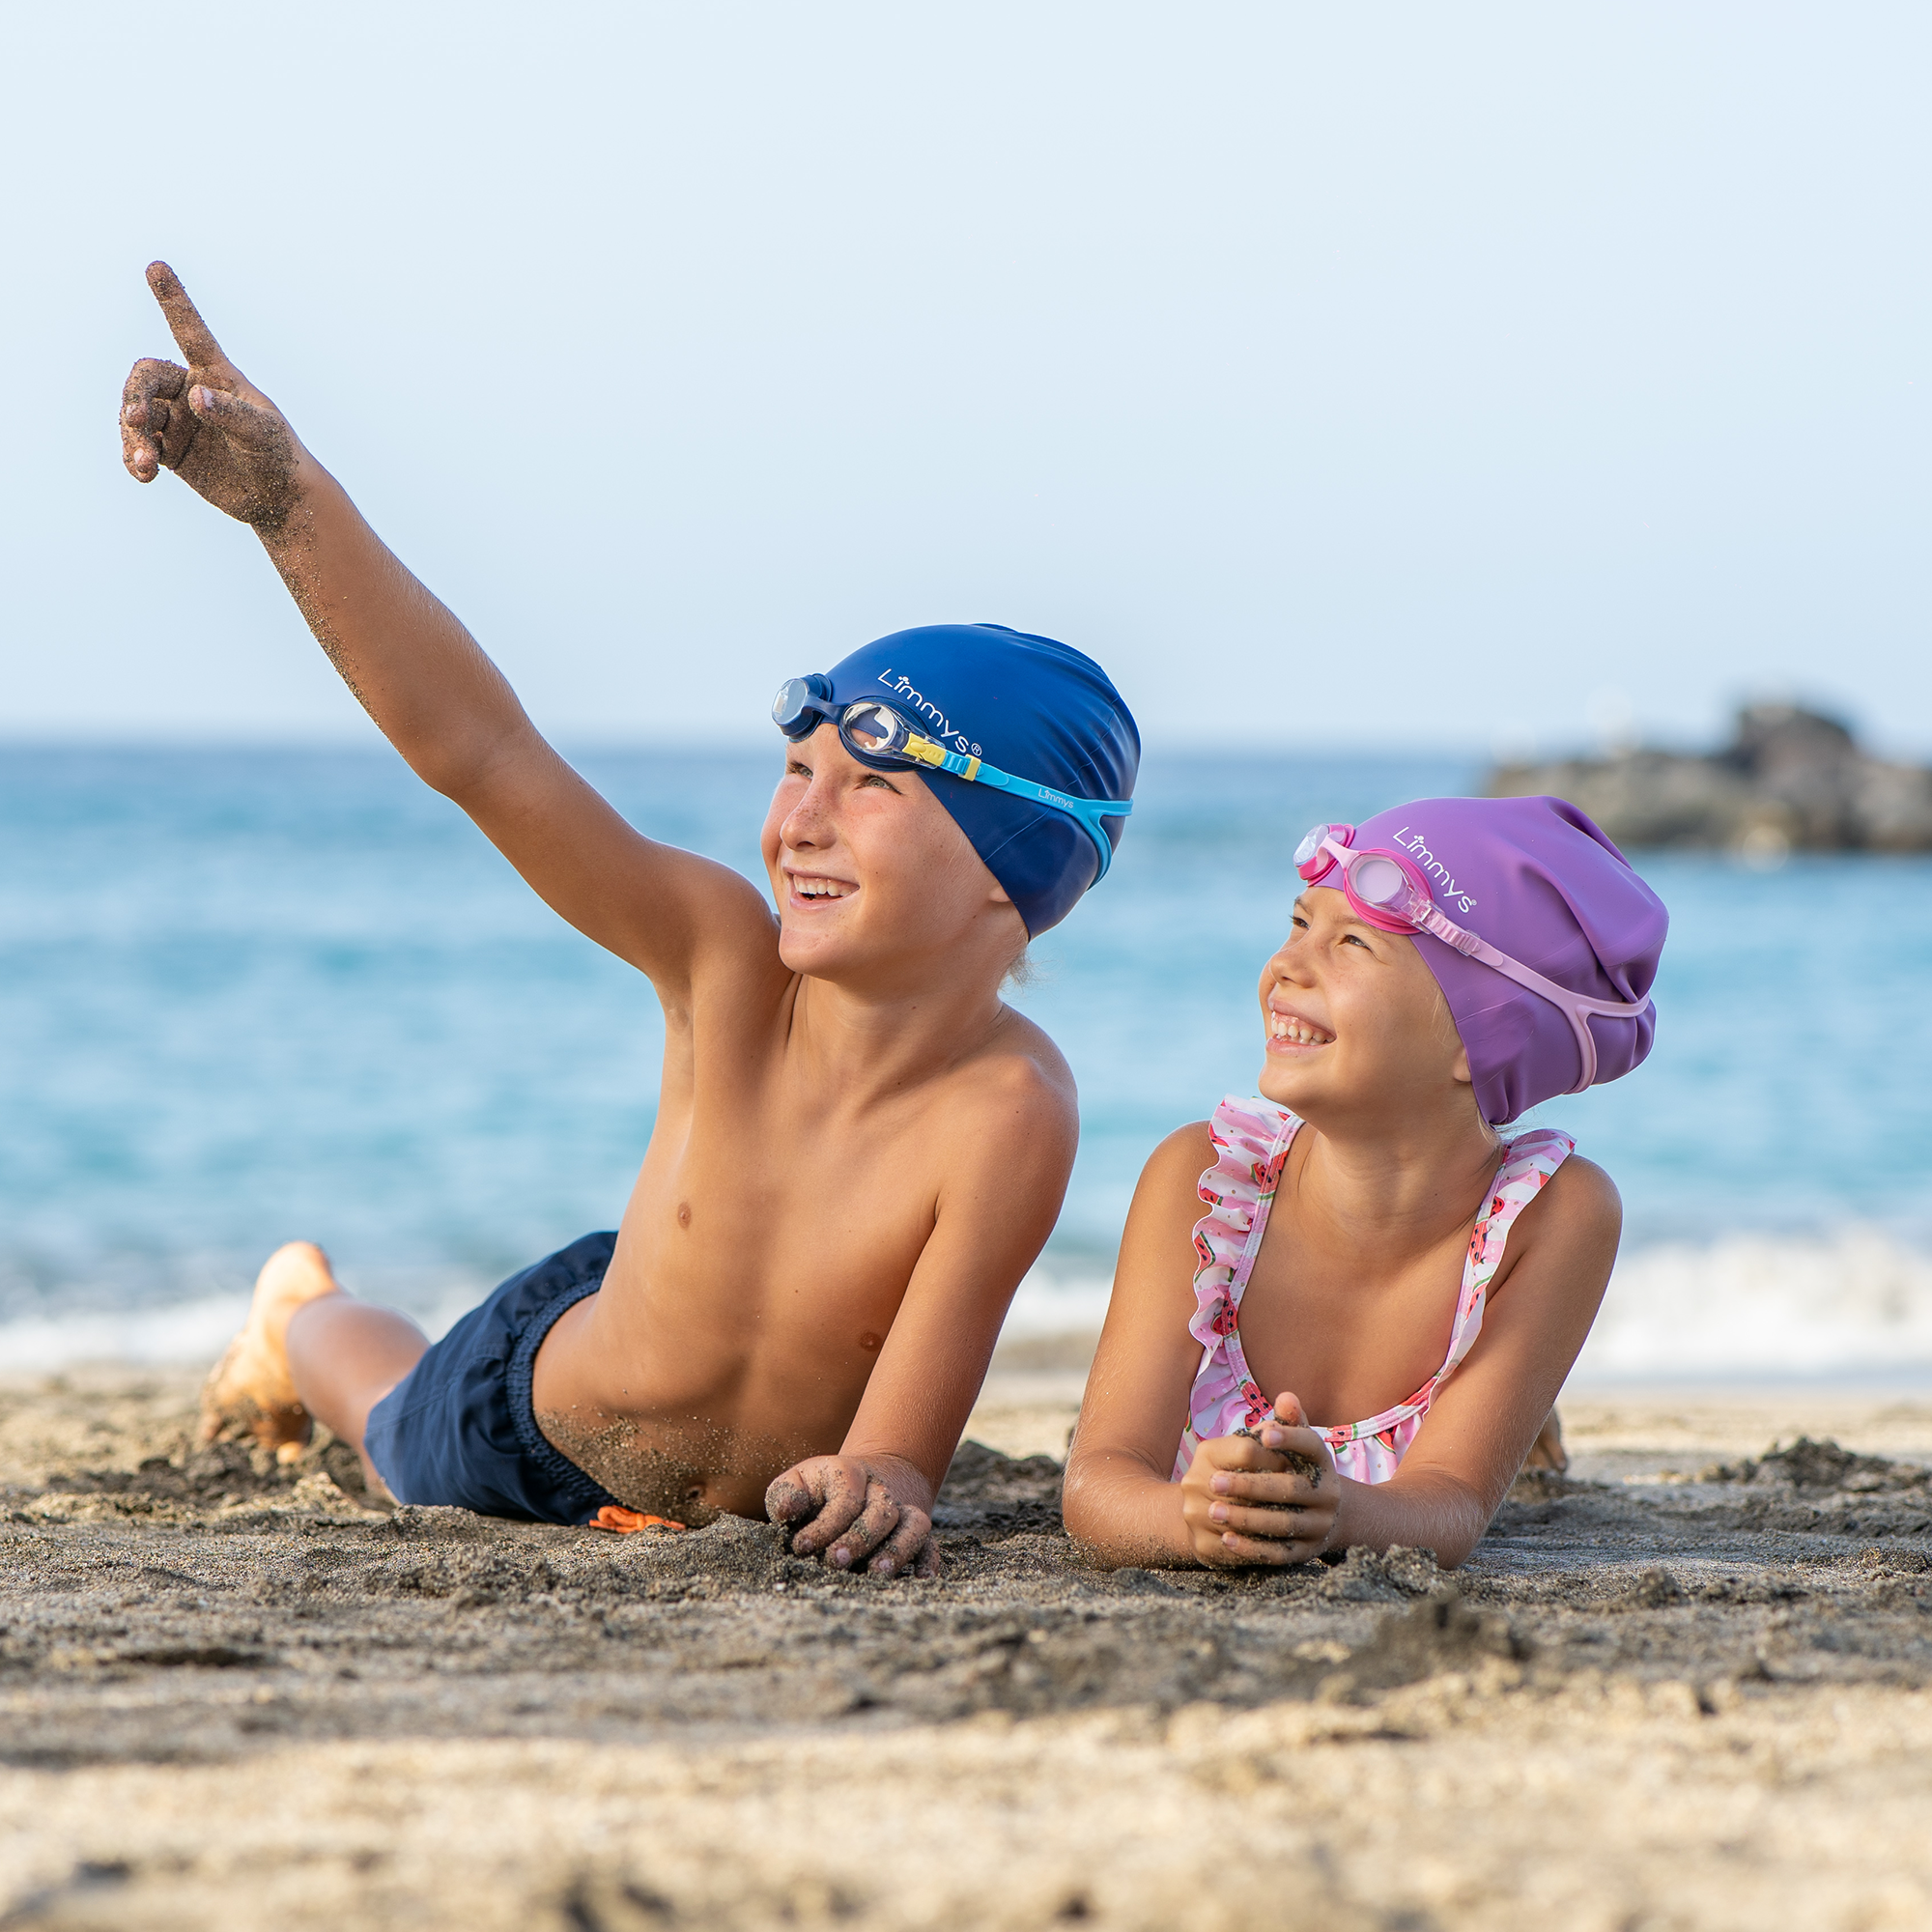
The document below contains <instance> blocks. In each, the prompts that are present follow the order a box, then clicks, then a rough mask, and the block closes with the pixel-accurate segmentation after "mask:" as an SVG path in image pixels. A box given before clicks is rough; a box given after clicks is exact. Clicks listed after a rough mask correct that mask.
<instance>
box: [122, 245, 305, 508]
mask: <svg viewBox="0 0 1932 1932" xmlns="http://www.w3.org/2000/svg"><path fill="white" fill-rule="evenodd" d="M148 286H149V288H151V289H152V290H153V291H154V292H155V299H156V301H157V302H159V303H160V305H161V313H162V314H163V315H164V316H166V317H167V321H168V328H169V330H170V331H171V332H172V334H173V335H174V338H175V346H176V348H178V349H179V350H180V351H181V353H182V354H183V355H185V357H186V358H187V367H186V368H185V369H184V368H183V367H182V366H181V364H180V363H179V362H162V361H159V360H158V359H156V357H154V356H152V355H144V356H143V357H142V358H141V360H140V361H138V362H136V363H135V364H134V367H133V369H132V370H131V371H130V372H129V374H128V384H127V386H126V388H124V389H123V390H122V392H121V460H122V461H123V462H124V463H125V464H126V465H127V466H128V474H129V475H130V476H132V477H133V478H134V479H135V481H136V482H139V483H152V482H153V481H154V480H155V478H156V476H157V475H158V474H159V473H160V472H161V470H162V469H172V470H173V471H174V472H175V473H176V474H177V475H178V476H179V477H180V478H181V479H182V481H183V482H184V483H185V484H187V485H188V486H189V488H190V489H192V490H193V491H194V492H195V494H196V495H197V496H200V497H206V498H207V499H208V501H209V502H211V503H213V505H214V507H215V508H216V509H217V510H225V511H226V512H227V513H228V514H229V515H230V516H231V517H235V518H237V519H239V520H240V521H241V522H242V523H244V524H251V525H253V526H255V527H256V528H258V529H261V528H271V527H272V526H275V525H277V524H279V523H281V522H282V520H283V519H284V518H286V517H287V515H288V513H289V511H290V509H291V508H293V507H294V504H295V501H296V497H297V495H298V483H297V478H296V471H297V469H298V465H299V463H300V461H301V455H302V448H301V444H300V443H299V442H298V441H297V440H296V434H295V431H294V430H292V429H291V428H290V427H289V425H288V421H287V419H286V418H285V417H284V416H283V414H282V412H281V411H280V410H278V409H276V407H275V406H274V404H273V403H271V402H270V400H269V399H268V397H267V396H265V395H263V393H262V392H261V390H260V389H258V388H256V387H255V386H254V384H251V383H250V382H249V381H248V379H247V377H245V376H244V375H242V373H241V370H239V369H238V368H236V366H235V365H234V363H232V362H231V361H229V359H228V357H227V356H225V355H223V354H222V353H221V345H220V343H218V342H217V341H215V339H214V335H213V331H212V330H211V329H210V328H209V326H208V325H207V323H205V322H203V321H202V319H201V316H200V314H199V313H198V312H197V311H196V309H195V305H194V304H193V302H191V301H189V300H188V298H187V291H186V290H185V288H183V287H182V285H181V281H180V279H179V277H177V275H176V274H175V271H174V270H172V269H171V268H169V267H168V265H167V264H166V263H165V262H151V263H150V264H149V265H148Z"/></svg>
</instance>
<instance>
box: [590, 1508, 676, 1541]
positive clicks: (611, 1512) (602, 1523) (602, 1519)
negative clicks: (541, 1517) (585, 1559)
mask: <svg viewBox="0 0 1932 1932" xmlns="http://www.w3.org/2000/svg"><path fill="white" fill-rule="evenodd" d="M584 1527H585V1528H586V1529H609V1530H614V1531H615V1532H616V1533H617V1534H618V1535H619V1536H629V1535H630V1534H631V1533H632V1531H633V1530H639V1529H682V1528H683V1527H684V1525H683V1523H681V1522H673V1521H671V1520H670V1518H669V1517H668V1516H646V1515H645V1514H644V1513H643V1512H642V1511H641V1510H627V1509H626V1508H625V1507H624V1506H623V1504H622V1503H606V1504H605V1505H604V1507H603V1508H602V1509H601V1510H599V1511H598V1512H597V1514H596V1515H595V1516H593V1517H592V1518H591V1519H590V1520H589V1521H588V1522H587V1523H585V1524H584Z"/></svg>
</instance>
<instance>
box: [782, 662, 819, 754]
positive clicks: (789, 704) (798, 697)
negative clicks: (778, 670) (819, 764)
mask: <svg viewBox="0 0 1932 1932" xmlns="http://www.w3.org/2000/svg"><path fill="white" fill-rule="evenodd" d="M828 695H829V693H828V687H827V685H826V682H825V679H824V678H823V677H822V676H820V675H818V674H817V673H816V672H814V673H813V674H812V675H811V676H810V677H788V678H786V679H785V681H784V682H783V683H782V684H781V685H780V686H779V695H778V696H776V697H775V698H773V699H772V723H773V724H774V725H777V726H778V727H779V729H780V730H781V731H782V732H783V733H784V734H785V736H786V737H787V738H803V737H806V736H807V735H808V734H810V732H813V731H815V730H817V729H818V727H819V725H822V724H824V722H825V700H826V697H827V696H828Z"/></svg>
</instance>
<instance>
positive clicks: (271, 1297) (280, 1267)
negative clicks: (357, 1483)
mask: <svg viewBox="0 0 1932 1932" xmlns="http://www.w3.org/2000/svg"><path fill="white" fill-rule="evenodd" d="M428 1346H429V1344H428V1342H427V1340H426V1338H425V1337H424V1335H423V1332H422V1330H421V1329H420V1328H418V1327H417V1326H416V1325H415V1323H414V1322H413V1321H410V1320H409V1319H408V1317H407V1316H402V1315H397V1314H394V1313H392V1312H391V1311H390V1310H388V1309H386V1308H373V1307H371V1306H370V1305H369V1303H368V1302H366V1301H357V1300H356V1299H355V1297H354V1296H353V1295H350V1294H346V1293H344V1292H343V1290H342V1287H341V1284H340V1283H338V1282H337V1281H336V1279H335V1277H334V1275H333V1274H332V1273H331V1272H330V1271H329V1266H328V1257H327V1255H325V1254H324V1253H323V1252H322V1250H321V1249H320V1248H318V1247H317V1246H315V1244H314V1243H313V1242H311V1241H291V1242H290V1243H289V1244H288V1245H287V1246H286V1247H283V1248H277V1249H276V1250H275V1252H274V1253H273V1254H272V1255H270V1257H269V1260H268V1264H267V1265H266V1266H264V1268H263V1269H262V1272H261V1274H260V1275H258V1276H257V1277H256V1281H255V1298H254V1301H253V1303H252V1304H251V1305H250V1307H249V1310H248V1322H247V1325H246V1326H245V1327H244V1328H243V1329H242V1331H241V1334H240V1335H238V1336H237V1337H236V1338H235V1340H234V1341H233V1342H232V1343H231V1344H230V1345H229V1349H228V1352H227V1354H225V1355H224V1356H223V1357H222V1358H221V1361H220V1363H219V1365H218V1366H217V1367H216V1368H215V1371H214V1373H213V1375H212V1376H210V1377H209V1378H208V1383H207V1386H206V1387H205V1388H204V1389H203V1390H202V1397H201V1439H202V1440H203V1441H204V1442H210V1441H213V1440H214V1438H215V1437H216V1436H219V1435H251V1436H253V1437H254V1439H255V1440H256V1441H257V1442H259V1443H261V1444H262V1445H263V1446H264V1447H265V1448H272V1449H273V1450H275V1452H276V1453H277V1455H279V1456H281V1457H283V1458H285V1459H286V1458H290V1457H294V1456H297V1455H299V1454H300V1452H301V1446H302V1444H303V1443H304V1442H306V1441H307V1439H308V1435H309V1420H310V1418H311V1417H314V1418H315V1419H316V1420H317V1421H320V1422H323V1423H326V1424H327V1426H328V1428H329V1429H330V1431H331V1432H332V1433H333V1434H335V1435H339V1436H340V1437H341V1438H342V1439H343V1440H344V1441H345V1442H347V1443H349V1444H350V1445H351V1446H352V1447H353V1448H354V1449H355V1451H356V1453H357V1454H358V1455H361V1454H362V1432H363V1429H364V1427H365V1426H366V1424H367V1423H368V1420H369V1411H370V1410H371V1409H372V1408H373V1407H375V1406H376V1405H377V1403H379V1402H381V1401H382V1399H383V1398H384V1396H385V1395H387V1394H388V1392H389V1391H390V1390H391V1389H392V1388H394V1387H395V1385H396V1384H397V1383H398V1382H399V1381H401V1380H402V1378H404V1377H405V1376H406V1375H408V1374H409V1372H410V1371H411V1369H412V1368H413V1367H414V1366H415V1364H416V1360H417V1358H418V1357H419V1356H420V1355H421V1354H422V1351H423V1350H424V1349H426V1348H427V1347H428ZM362 1466H363V1468H364V1470H365V1471H367V1472H368V1473H369V1475H370V1476H371V1477H372V1478H375V1480H377V1481H379V1482H380V1480H381V1479H380V1478H379V1477H376V1476H375V1471H374V1470H373V1469H371V1468H370V1465H369V1459H368V1457H367V1456H366V1455H364V1456H362Z"/></svg>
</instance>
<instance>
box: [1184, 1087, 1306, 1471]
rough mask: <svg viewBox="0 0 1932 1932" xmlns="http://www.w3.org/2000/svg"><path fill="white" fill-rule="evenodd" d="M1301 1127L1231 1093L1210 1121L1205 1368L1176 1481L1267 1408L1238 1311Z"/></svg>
mask: <svg viewBox="0 0 1932 1932" xmlns="http://www.w3.org/2000/svg"><path fill="white" fill-rule="evenodd" d="M1300 1126H1301V1122H1300V1121H1299V1120H1298V1119H1297V1118H1296V1117H1295V1116H1294V1115H1293V1114H1291V1113H1290V1112H1289V1111H1288V1109H1287V1108H1286V1107H1277V1106H1275V1105H1274V1104H1273V1103H1272V1102H1271V1101H1268V1100H1263V1099H1258V1098H1253V1097H1250V1096H1249V1095H1246V1094H1229V1095H1228V1096H1227V1098H1226V1099H1224V1100H1223V1101H1222V1102H1221V1104H1220V1105H1219V1106H1218V1107H1216V1108H1215V1109H1214V1118H1213V1120H1212V1121H1211V1122H1208V1134H1209V1137H1210V1138H1211V1140H1212V1142H1213V1146H1214V1164H1213V1165H1212V1166H1211V1167H1209V1168H1208V1171H1207V1172H1206V1173H1205V1174H1203V1175H1202V1177H1201V1180H1200V1185H1199V1193H1200V1196H1201V1199H1202V1200H1203V1201H1205V1202H1206V1203H1207V1204H1208V1212H1207V1213H1205V1214H1204V1215H1202V1217H1201V1218H1200V1220H1198V1221H1197V1222H1195V1224H1194V1256H1195V1260H1196V1262H1197V1264H1198V1265H1197V1266H1196V1268H1195V1270H1194V1316H1193V1319H1192V1320H1191V1321H1189V1322H1188V1324H1187V1331H1188V1333H1189V1334H1190V1335H1192V1336H1193V1337H1194V1339H1195V1340H1196V1341H1197V1342H1199V1343H1200V1344H1201V1366H1200V1368H1199V1369H1198V1370H1197V1371H1196V1372H1195V1377H1194V1381H1193V1385H1192V1387H1191V1388H1190V1389H1189V1390H1188V1397H1187V1415H1186V1418H1185V1420H1184V1422H1183V1423H1182V1426H1181V1435H1180V1446H1179V1454H1178V1455H1177V1456H1176V1459H1175V1473H1176V1475H1177V1476H1179V1475H1180V1474H1181V1473H1182V1472H1184V1471H1185V1469H1186V1467H1187V1464H1188V1463H1190V1462H1192V1461H1193V1458H1194V1451H1195V1448H1196V1447H1197V1446H1198V1445H1199V1444H1200V1443H1201V1442H1202V1441H1204V1440H1206V1439H1207V1438H1208V1436H1211V1435H1226V1434H1227V1433H1228V1431H1229V1430H1231V1429H1238V1428H1240V1427H1241V1426H1242V1425H1243V1424H1244V1423H1246V1422H1247V1421H1248V1420H1249V1418H1250V1415H1251V1413H1255V1412H1259V1411H1260V1410H1263V1409H1265V1408H1267V1406H1268V1402H1267V1399H1266V1398H1265V1397H1264V1396H1263V1394H1262V1392H1261V1390H1260V1389H1259V1388H1258V1387H1257V1386H1256V1384H1255V1379H1254V1378H1253V1377H1252V1376H1251V1375H1250V1374H1249V1373H1248V1363H1247V1357H1246V1356H1245V1355H1244V1354H1243V1353H1242V1352H1241V1334H1240V1326H1239V1320H1240V1316H1239V1311H1240V1306H1241V1296H1242V1295H1243V1294H1244V1293H1246V1292H1247V1286H1248V1275H1249V1272H1250V1271H1251V1270H1252V1269H1253V1267H1254V1264H1255V1256H1256V1255H1257V1254H1259V1253H1260V1251H1261V1245H1262V1236H1264V1234H1265V1233H1266V1232H1267V1218H1268V1209H1269V1208H1271V1207H1272V1206H1273V1205H1274V1194H1275V1189H1276V1187H1277V1186H1279V1185H1280V1182H1281V1173H1282V1168H1283V1167H1284V1166H1285V1165H1286V1163H1287V1160H1288V1150H1289V1148H1290V1146H1291V1144H1292V1143H1293V1140H1294V1136H1295V1133H1296V1132H1297V1130H1298V1129H1299V1128H1300Z"/></svg>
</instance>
